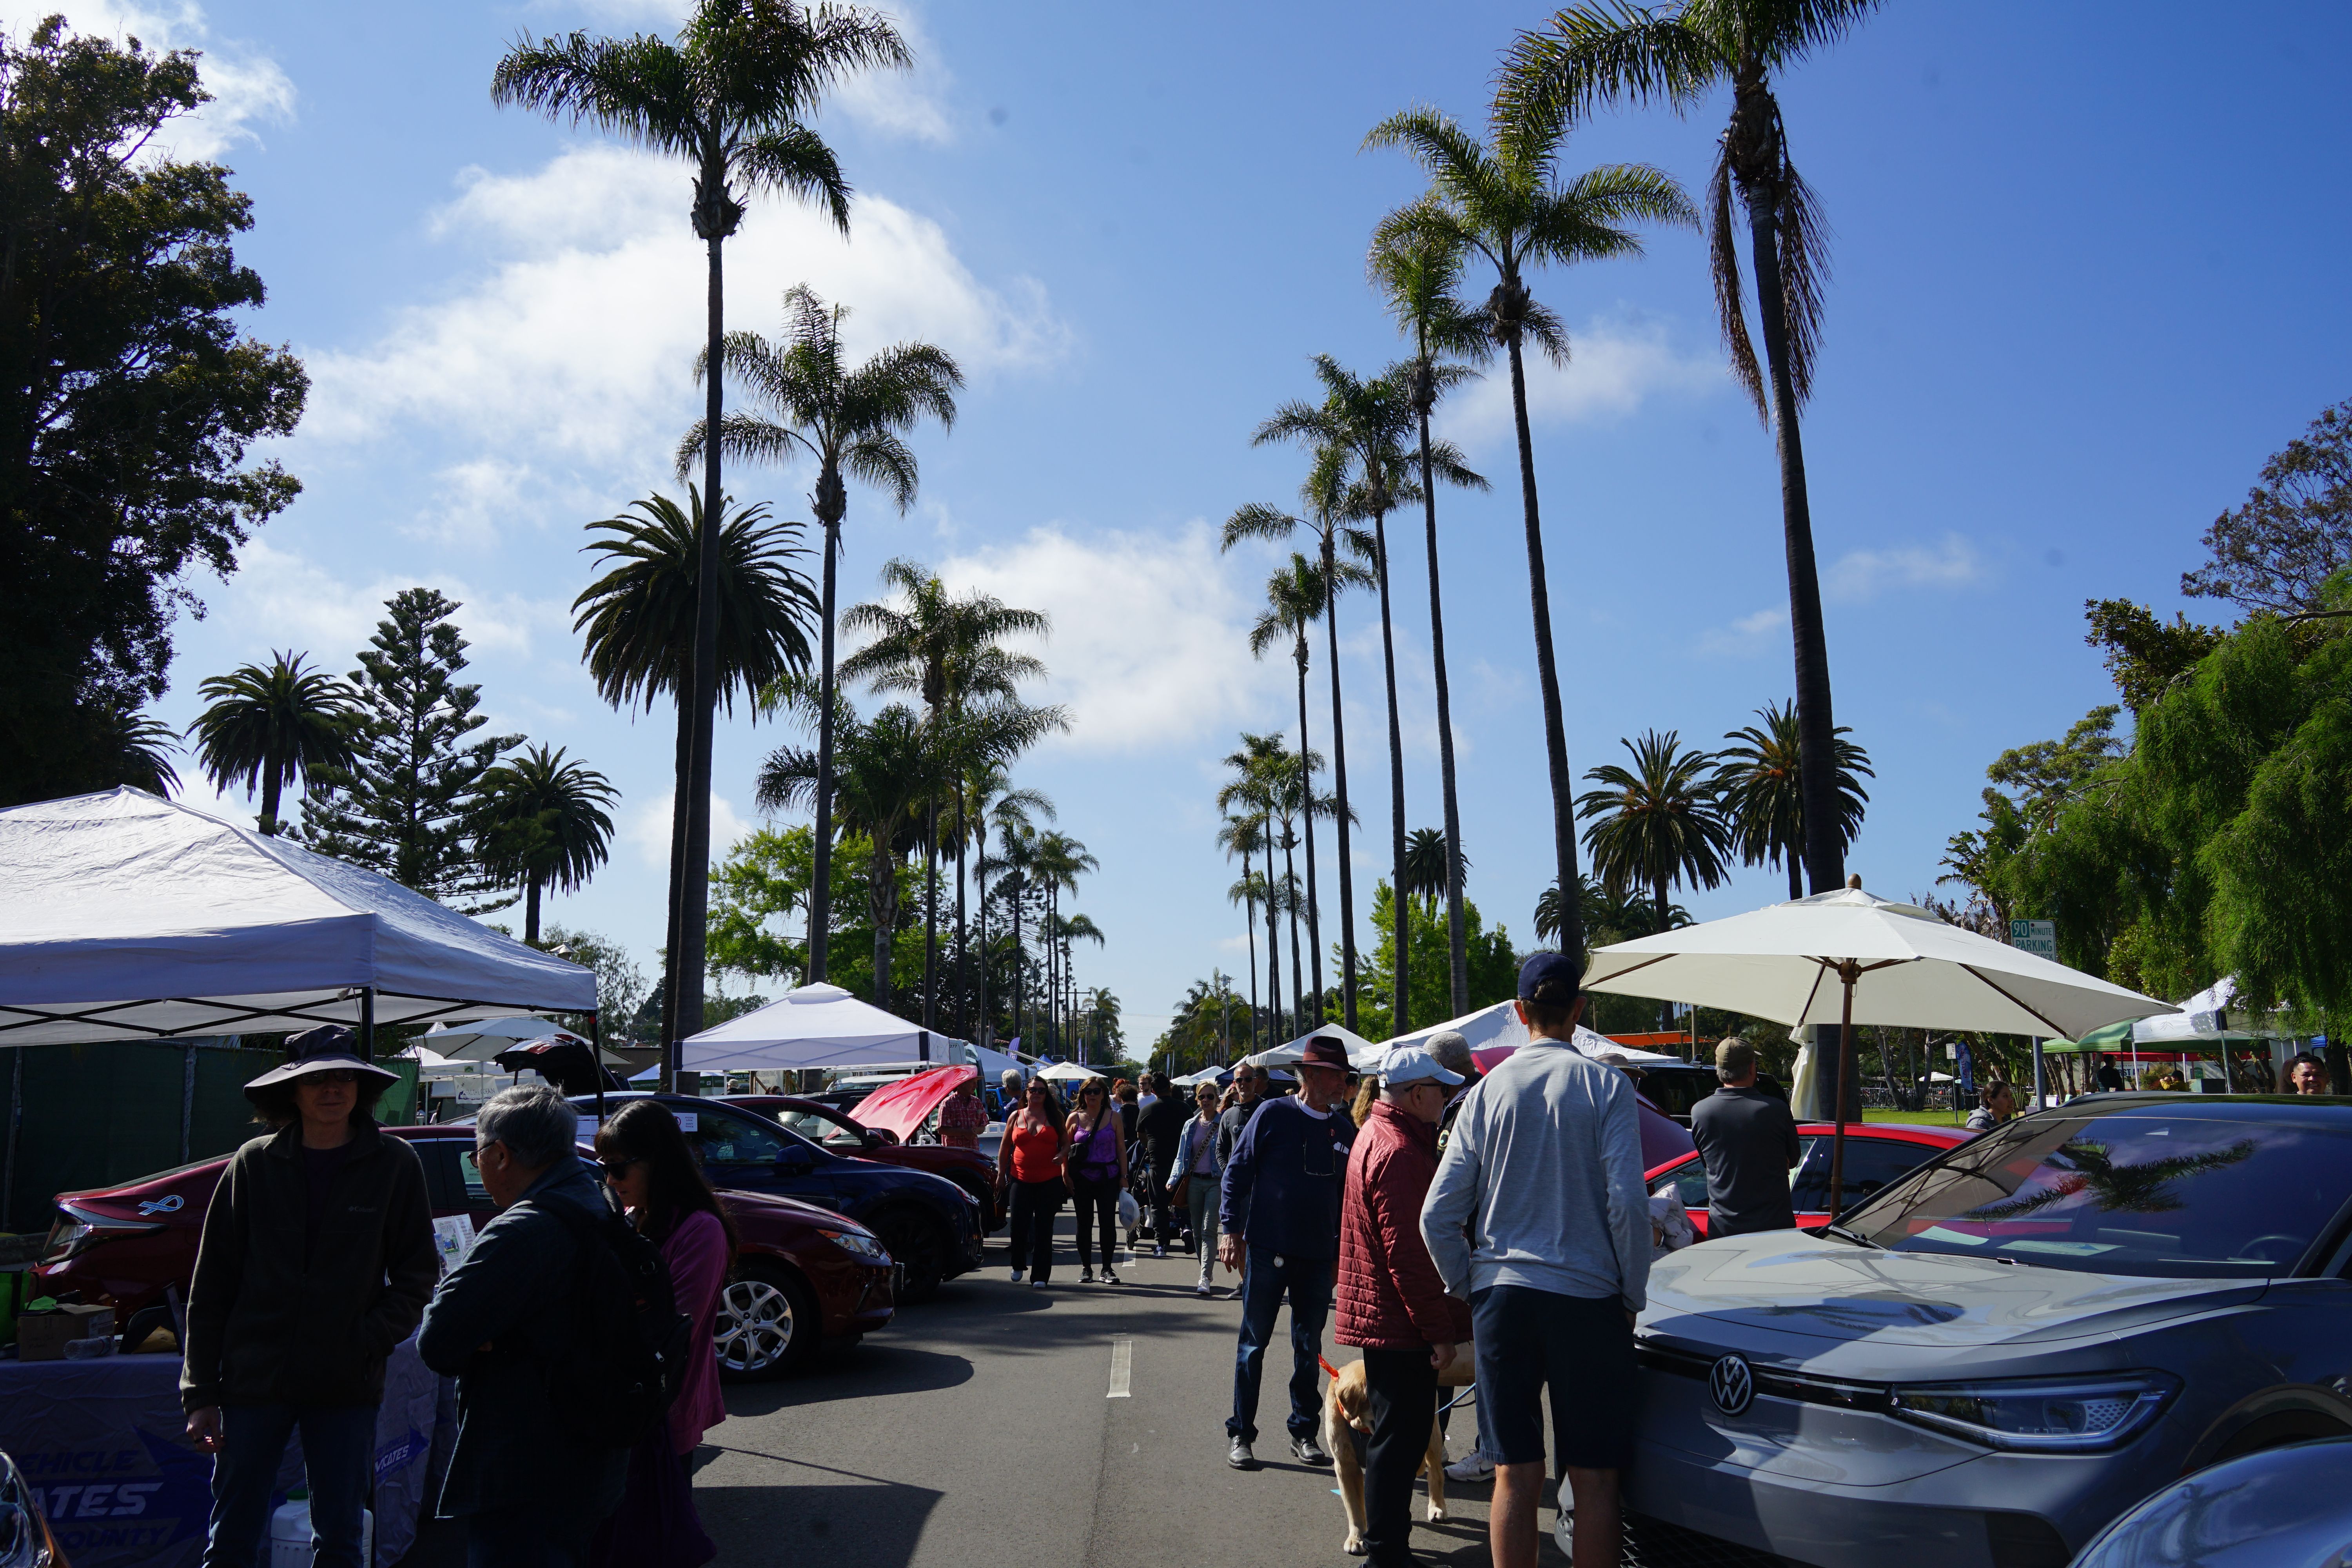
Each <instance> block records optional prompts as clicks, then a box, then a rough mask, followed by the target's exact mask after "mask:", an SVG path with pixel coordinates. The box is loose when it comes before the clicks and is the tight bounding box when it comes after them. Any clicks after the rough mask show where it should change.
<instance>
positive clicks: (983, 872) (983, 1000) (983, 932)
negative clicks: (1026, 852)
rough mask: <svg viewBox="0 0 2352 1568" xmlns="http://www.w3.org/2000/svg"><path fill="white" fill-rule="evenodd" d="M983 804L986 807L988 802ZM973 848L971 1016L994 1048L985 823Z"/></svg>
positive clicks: (976, 836) (976, 815) (975, 831)
mask: <svg viewBox="0 0 2352 1568" xmlns="http://www.w3.org/2000/svg"><path fill="white" fill-rule="evenodd" d="M985 804H986V802H982V805H985ZM974 821H975V822H982V818H980V816H979V815H978V814H977V813H975V814H974ZM973 847H974V848H976V849H978V850H979V851H980V853H979V854H978V855H977V856H975V857H973V859H972V867H971V895H972V903H973V905H974V906H975V907H974V909H973V910H972V912H973V914H974V916H975V917H976V924H977V926H978V928H979V935H980V964H979V967H978V969H977V970H976V971H975V972H974V978H975V980H976V981H977V985H976V986H975V993H976V999H975V1000H974V1002H973V1004H972V1012H973V1014H974V1015H975V1016H976V1021H977V1023H978V1025H979V1026H980V1031H981V1033H982V1034H983V1035H987V1036H988V1038H987V1039H986V1040H985V1041H982V1042H980V1043H982V1044H984V1045H993V1044H994V1043H995V1039H996V1037H995V1034H994V1033H993V1031H992V1030H991V1029H990V1027H989V1018H988V829H987V827H986V826H985V825H984V822H983V823H982V826H978V827H976V828H975V829H974V832H973Z"/></svg>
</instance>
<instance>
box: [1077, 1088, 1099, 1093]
mask: <svg viewBox="0 0 2352 1568" xmlns="http://www.w3.org/2000/svg"><path fill="white" fill-rule="evenodd" d="M1078 1092H1079V1093H1080V1094H1100V1093H1101V1092H1102V1090H1101V1089H1080V1090H1079V1091H1078Z"/></svg>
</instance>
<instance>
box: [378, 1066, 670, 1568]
mask: <svg viewBox="0 0 2352 1568" xmlns="http://www.w3.org/2000/svg"><path fill="white" fill-rule="evenodd" d="M579 1131H580V1116H579V1112H577V1111H576V1110H573V1109H572V1103H571V1101H569V1100H565V1099H564V1098H563V1096H562V1095H561V1094H559V1093H557V1092H556V1091H555V1090H554V1089H551V1088H549V1087H547V1086H546V1085H544V1084H541V1085H534V1086H533V1087H531V1088H529V1089H506V1090H503V1091H501V1092H500V1093H499V1094H496V1095H493V1096H491V1098H490V1099H489V1100H487V1101H485V1102H484V1103H483V1106H482V1109H481V1110H480V1112H479V1113H478V1115H477V1116H476V1118H475V1127H474V1165H475V1168H476V1169H477V1170H478V1171H479V1172H480V1173H481V1178H482V1185H483V1186H484V1187H485V1188H487V1189H488V1192H489V1194H490V1202H491V1203H492V1204H494V1205H497V1207H498V1210H499V1214H498V1217H496V1218H495V1219H493V1220H491V1221H490V1223H489V1224H488V1225H487V1226H483V1227H482V1233H481V1235H479V1236H478V1237H476V1238H475V1240H474V1247H473V1250H472V1251H471V1252H469V1253H467V1255H466V1260H465V1261H464V1262H463V1263H461V1264H459V1265H458V1266H457V1268H456V1269H455V1270H453V1271H452V1272H451V1273H450V1274H449V1275H448V1276H447V1277H446V1278H445V1279H443V1280H442V1281H441V1288H440V1289H439V1290H437V1291H436V1292H435V1293H434V1297H433V1300H432V1302H431V1303H430V1304H429V1305H428V1306H426V1308H425V1326H424V1328H423V1329H421V1330H419V1331H418V1333H417V1351H418V1352H419V1353H420V1354H421V1355H423V1357H424V1358H425V1365H427V1366H429V1367H431V1368H432V1369H433V1370H434V1371H435V1372H437V1373H441V1374H442V1375H443V1376H445V1377H455V1378H456V1379H457V1446H456V1447H455V1448H454V1449H453V1450H452V1451H451V1453H450V1455H449V1472H448V1477H447V1479H446V1480H445V1481H444V1482H443V1483H442V1487H441V1498H440V1502H439V1505H438V1509H437V1512H438V1514H439V1516H440V1517H441V1518H443V1519H462V1520H464V1521H466V1536H467V1542H466V1562H467V1568H584V1565H585V1564H586V1563H587V1562H588V1550H589V1543H590V1542H591V1540H592V1539H593V1537H594V1535H595V1533H596V1527H597V1525H598V1524H600V1523H601V1522H602V1521H604V1516H605V1515H607V1514H609V1513H611V1512H612V1511H613V1510H614V1507H615V1506H617V1505H618V1504H619V1502H620V1500H621V1493H622V1489H623V1487H624V1484H625V1477H626V1474H627V1468H628V1458H629V1449H630V1448H631V1447H634V1446H635V1444H636V1443H637V1442H639V1441H641V1440H642V1439H643V1438H644V1436H646V1432H645V1431H644V1430H643V1429H641V1428H643V1427H644V1426H646V1425H648V1424H647V1423H646V1422H645V1420H644V1406H645V1405H646V1404H647V1403H652V1404H654V1405H655V1410H654V1414H655V1415H656V1416H658V1415H660V1414H662V1411H661V1408H660V1406H659V1403H658V1399H657V1397H656V1398H655V1399H653V1400H648V1399H646V1388H645V1383H646V1375H647V1369H646V1365H645V1364H644V1363H645V1361H646V1352H645V1347H644V1346H643V1344H642V1343H641V1342H638V1343H633V1342H630V1340H629V1337H628V1331H629V1330H631V1329H633V1328H635V1327H636V1326H637V1323H638V1321H639V1319H640V1318H641V1317H643V1316H648V1315H652V1316H657V1315H658V1309H659V1308H660V1307H662V1306H665V1305H668V1304H669V1303H668V1302H667V1300H655V1301H653V1302H652V1303H650V1305H651V1307H652V1308H653V1309H654V1310H652V1311H649V1312H646V1313H639V1312H638V1311H636V1310H635V1308H636V1307H637V1305H638V1302H637V1300H636V1299H635V1298H636V1295H637V1294H638V1293H639V1292H640V1291H642V1293H643V1294H644V1295H646V1296H651V1297H655V1298H661V1299H667V1298H668V1296H669V1290H668V1283H667V1274H666V1272H665V1271H663V1270H662V1269H661V1268H660V1258H659V1255H658V1254H657V1253H656V1252H655V1251H654V1248H653V1246H652V1244H651V1243H650V1242H648V1241H646V1240H645V1238H643V1237H639V1236H637V1235H636V1233H635V1232H634V1231H632V1230H630V1229H629V1227H628V1226H627V1223H626V1222H625V1221H624V1220H622V1218H621V1217H620V1215H616V1214H614V1212H613V1210H612V1209H611V1208H610V1207H609V1206H608V1205H606V1204H605V1202H604V1194H602V1193H600V1192H598V1191H597V1188H596V1184H595V1183H594V1182H593V1180H591V1179H590V1177H589V1174H588V1170H587V1167H586V1166H585V1165H583V1164H582V1163H581V1162H580V1157H579V1155H578V1154H576V1153H575V1152H573V1141H574V1140H575V1139H576V1138H577V1137H578V1136H579ZM607 1221H610V1222H611V1225H612V1226H617V1227H618V1230H619V1235H618V1237H615V1236H614V1232H613V1230H612V1229H610V1228H608V1227H607V1226H606V1222H607ZM625 1242H634V1243H635V1249H638V1250H639V1251H640V1252H641V1255H642V1256H632V1255H631V1254H630V1253H625V1252H624V1251H623V1250H622V1246H623V1244H624V1243H625ZM644 1258H650V1259H651V1264H652V1270H653V1272H652V1275H651V1276H650V1277H633V1270H632V1265H635V1267H636V1268H638V1269H642V1268H643V1267H644ZM670 1315H671V1316H672V1317H675V1316H676V1312H675V1308H674V1306H673V1307H671V1310H670Z"/></svg>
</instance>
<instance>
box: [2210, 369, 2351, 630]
mask: <svg viewBox="0 0 2352 1568" xmlns="http://www.w3.org/2000/svg"><path fill="white" fill-rule="evenodd" d="M2205 548H2206V550H2207V551H2208V552H2210V555H2211V557H2212V559H2211V560H2210V561H2208V562H2207V563H2205V564H2204V565H2203V566H2200V567H2199V568H2198V569H2197V570H2196V571H2194V572H2188V573H2184V574H2181V578H2180V591H2181V593H2182V594H2183V595H2187V596H2188V597H2190V598H2197V597H2200V596H2202V597H2205V598H2210V599H2227V600H2229V601H2230V602H2231V604H2233V605H2237V606H2238V607H2239V608H2240V609H2242V610H2244V611H2245V612H2246V613H2248V614H2249V615H2252V614H2253V613H2254V612H2256V611H2259V610H2273V611H2276V612H2277V613H2279V614H2281V615H2292V614H2294V613H2296V612H2298V611H2303V610H2315V609H2318V608H2320V607H2321V606H2322V605H2323V604H2324V603H2325V595H2323V593H2322V591H2321V589H2322V585H2323V584H2326V581H2327V578H2328V576H2329V574H2332V573H2335V572H2336V571H2339V570H2341V569H2342V568H2343V567H2344V566H2346V565H2347V564H2352V401H2347V402H2344V403H2339V404H2337V405H2335V406H2334V407H2332V408H2325V409H2322V410H2320V414H2319V417H2318V418H2316V419H2315V420H2313V421H2312V422H2311V427H2310V428H2309V429H2308V430H2306V431H2305V432H2304V434H2303V435H2302V436H2301V437H2298V438H2297V439H2295V440H2293V441H2290V442H2288V443H2287V444H2286V446H2285V447H2284V449H2283V450H2281V451H2278V452H2275V453H2273V455H2272V456H2271V458H2270V460H2269V461H2268V462H2266V463H2264V464H2263V482H2262V483H2261V484H2259V485H2256V486H2255V487H2254V488H2253V489H2252V490H2249V491H2248V492H2247V494H2246V503H2245V505H2243V506H2242V507H2240V508H2238V509H2237V510H2235V511H2225V512H2223V513H2222V514H2221V516H2220V517H2217V518H2215V519H2214V520H2213V526H2212V527H2210V528H2209V529H2207V530H2206V531H2205Z"/></svg>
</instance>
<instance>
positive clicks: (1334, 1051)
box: [1298, 1035, 1348, 1072]
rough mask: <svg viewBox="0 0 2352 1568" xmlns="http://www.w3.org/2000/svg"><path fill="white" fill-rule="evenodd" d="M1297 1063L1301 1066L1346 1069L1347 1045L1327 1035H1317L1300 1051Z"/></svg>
mask: <svg viewBox="0 0 2352 1568" xmlns="http://www.w3.org/2000/svg"><path fill="white" fill-rule="evenodd" d="M1298 1065H1299V1066H1300V1067H1303V1068H1339V1070H1340V1071H1341V1072H1346V1071H1347V1070H1348V1047H1345V1046H1343V1045H1341V1044H1340V1043H1339V1041H1337V1040H1335V1039H1333V1038H1332V1037H1330V1036H1328V1035H1318V1036H1316V1037H1314V1038H1313V1039H1311V1040H1309V1041H1307V1044H1306V1046H1305V1047H1304V1048H1303V1049H1302V1050H1301V1051H1300V1053H1299V1057H1298Z"/></svg>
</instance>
